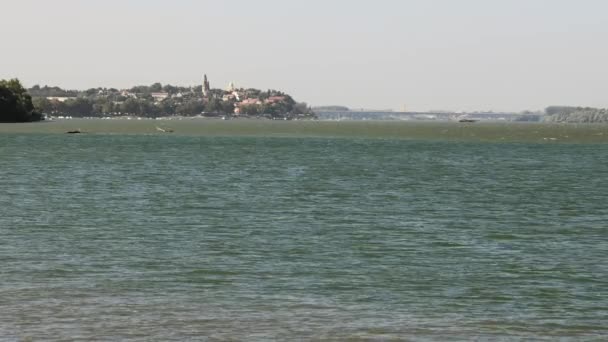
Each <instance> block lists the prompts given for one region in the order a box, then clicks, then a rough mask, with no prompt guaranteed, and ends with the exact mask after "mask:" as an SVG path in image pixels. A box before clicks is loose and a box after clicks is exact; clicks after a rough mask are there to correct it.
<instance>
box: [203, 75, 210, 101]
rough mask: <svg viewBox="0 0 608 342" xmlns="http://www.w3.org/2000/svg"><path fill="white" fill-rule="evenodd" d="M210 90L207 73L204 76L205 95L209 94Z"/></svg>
mask: <svg viewBox="0 0 608 342" xmlns="http://www.w3.org/2000/svg"><path fill="white" fill-rule="evenodd" d="M209 90H211V88H210V87H209V81H208V80H207V74H205V75H204V76H203V97H207V96H209Z"/></svg>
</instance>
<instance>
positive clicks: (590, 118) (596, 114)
mask: <svg viewBox="0 0 608 342" xmlns="http://www.w3.org/2000/svg"><path fill="white" fill-rule="evenodd" d="M545 114H546V116H545V121H547V122H568V123H607V122H608V109H605V108H591V107H567V106H551V107H547V109H545Z"/></svg>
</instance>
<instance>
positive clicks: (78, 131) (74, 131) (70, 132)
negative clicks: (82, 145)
mask: <svg viewBox="0 0 608 342" xmlns="http://www.w3.org/2000/svg"><path fill="white" fill-rule="evenodd" d="M65 133H66V134H80V133H82V132H81V131H80V129H75V130H73V131H67V132H65Z"/></svg>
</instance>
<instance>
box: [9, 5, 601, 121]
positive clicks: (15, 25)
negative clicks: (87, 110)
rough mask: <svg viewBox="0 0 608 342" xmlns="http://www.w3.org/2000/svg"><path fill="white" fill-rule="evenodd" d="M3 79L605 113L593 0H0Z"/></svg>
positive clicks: (371, 103)
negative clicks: (231, 85) (229, 88)
mask: <svg viewBox="0 0 608 342" xmlns="http://www.w3.org/2000/svg"><path fill="white" fill-rule="evenodd" d="M0 8H2V14H1V15H0V32H1V33H2V37H3V39H2V43H1V46H2V47H1V49H2V50H1V51H0V78H8V77H18V78H20V79H21V80H22V82H23V83H25V85H26V86H32V85H34V84H41V85H44V84H48V85H58V86H61V87H65V88H79V89H81V88H91V87H97V86H102V87H117V88H123V87H130V86H132V85H137V84H151V83H153V82H157V81H158V82H161V83H163V84H166V83H170V84H177V85H193V84H199V83H200V82H201V78H202V74H203V73H207V74H208V76H209V79H210V81H211V85H212V87H222V88H223V87H224V86H225V85H226V84H227V83H228V82H229V81H234V82H235V83H236V84H237V85H238V86H245V87H254V88H262V89H267V88H273V89H281V90H284V91H286V92H288V93H290V94H292V95H293V96H294V97H295V98H296V100H298V101H306V102H308V103H309V104H311V105H330V104H342V105H347V106H351V107H353V108H360V107H364V108H394V109H399V108H401V107H402V106H403V105H407V109H408V110H429V109H451V110H477V109H479V110H489V109H492V110H523V109H534V110H535V109H541V108H544V107H545V106H547V105H551V104H564V105H585V106H596V107H608V23H607V22H606V15H607V13H608V1H604V0H569V1H567V0H394V1H392V0H374V1H362V0H360V1H356V0H355V1H353V0H351V1H341V0H335V1H333V0H323V1H318V0H306V1H285V0H282V1H280V0H232V1H224V0H222V1H220V0H213V1H206V0H199V1H195V0H192V1H188V0H171V1H168V0H163V1H157V0H145V1H144V0H139V1H138V0H130V1H129V0H120V1H115V0H104V1H80V0H78V1H76V0H53V1H46V0H39V1H32V0H19V1H14V0H0Z"/></svg>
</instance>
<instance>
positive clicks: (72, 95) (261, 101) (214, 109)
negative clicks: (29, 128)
mask: <svg viewBox="0 0 608 342" xmlns="http://www.w3.org/2000/svg"><path fill="white" fill-rule="evenodd" d="M208 84H209V83H208V82H207V81H205V83H204V85H199V86H196V87H180V86H173V85H169V84H166V85H162V84H161V83H154V84H152V85H149V86H145V85H141V86H135V87H132V88H130V89H121V90H119V89H116V88H91V89H87V90H65V89H61V88H59V87H50V86H42V87H41V86H39V85H35V86H33V87H32V88H30V89H28V91H29V93H30V94H31V96H32V98H33V103H34V106H35V107H36V108H37V109H38V110H40V111H41V112H43V113H45V114H47V115H52V116H71V117H121V116H138V117H151V118H155V117H167V116H208V117H214V116H218V117H219V116H223V117H225V116H230V117H265V118H269V119H310V118H315V114H314V112H313V110H312V109H311V108H310V107H309V106H308V105H307V104H306V103H303V102H296V101H295V100H294V99H293V98H292V97H291V95H289V94H286V93H284V92H281V91H278V90H266V91H263V90H260V89H254V88H235V87H234V86H233V85H232V84H231V85H230V86H229V87H228V88H226V89H211V88H209V86H208Z"/></svg>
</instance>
